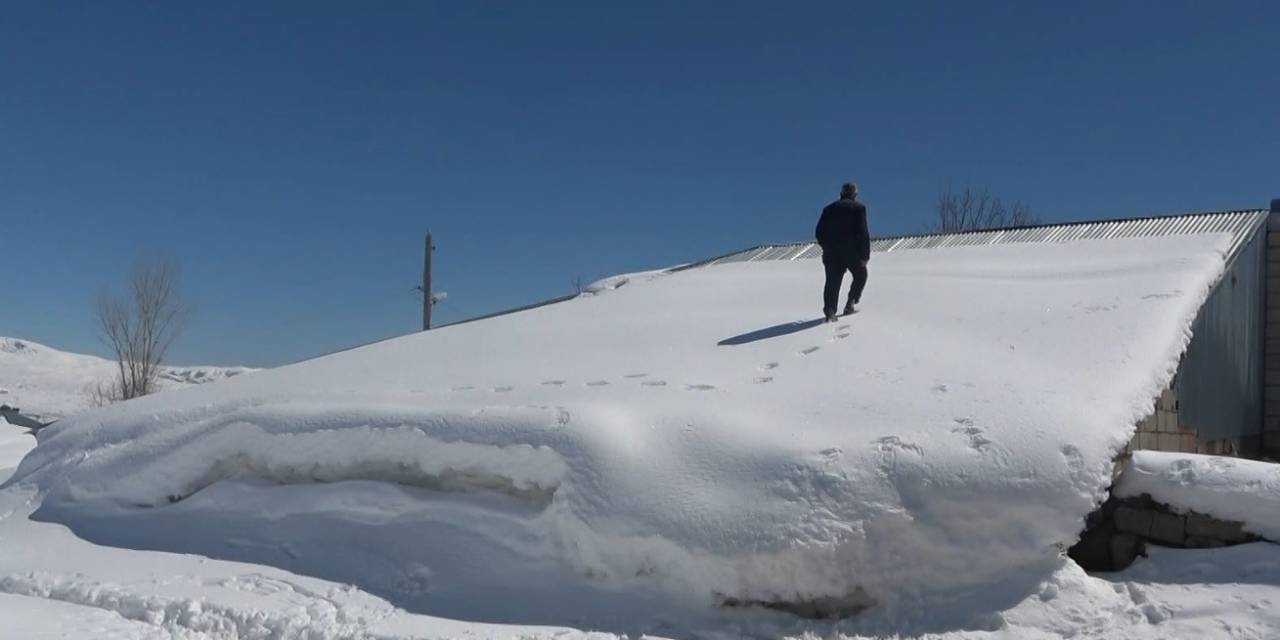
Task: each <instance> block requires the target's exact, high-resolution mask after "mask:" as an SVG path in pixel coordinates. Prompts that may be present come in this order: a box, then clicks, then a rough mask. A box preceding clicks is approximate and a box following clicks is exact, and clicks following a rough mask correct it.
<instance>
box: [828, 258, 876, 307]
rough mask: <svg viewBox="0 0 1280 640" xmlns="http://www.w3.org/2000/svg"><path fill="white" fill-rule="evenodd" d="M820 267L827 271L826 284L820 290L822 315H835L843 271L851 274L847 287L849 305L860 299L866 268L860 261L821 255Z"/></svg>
mask: <svg viewBox="0 0 1280 640" xmlns="http://www.w3.org/2000/svg"><path fill="white" fill-rule="evenodd" d="M822 266H823V267H824V268H825V269H826V270H827V284H826V286H825V287H823V288H822V310H823V312H824V313H826V314H827V315H835V313H836V308H837V306H838V304H839V302H840V284H841V281H843V280H844V272H845V271H848V272H849V273H852V274H853V282H852V283H851V284H850V285H849V304H855V303H857V302H858V301H859V300H861V299H862V290H863V288H865V287H866V286H867V267H866V265H864V264H862V261H861V260H855V259H850V258H845V257H843V256H833V255H823V256H822Z"/></svg>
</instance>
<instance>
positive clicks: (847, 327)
mask: <svg viewBox="0 0 1280 640" xmlns="http://www.w3.org/2000/svg"><path fill="white" fill-rule="evenodd" d="M851 326H853V325H848V324H842V325H840V326H838V327H836V331H848V330H849V327H851Z"/></svg>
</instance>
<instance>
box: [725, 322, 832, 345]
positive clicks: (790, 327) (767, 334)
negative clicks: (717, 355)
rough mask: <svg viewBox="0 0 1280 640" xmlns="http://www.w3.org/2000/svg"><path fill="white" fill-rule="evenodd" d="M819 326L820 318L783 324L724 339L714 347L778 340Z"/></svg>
mask: <svg viewBox="0 0 1280 640" xmlns="http://www.w3.org/2000/svg"><path fill="white" fill-rule="evenodd" d="M820 324H822V318H817V319H814V320H795V321H792V322H784V323H782V324H775V325H773V326H772V327H765V328H764V329H756V330H755V331H751V332H748V333H744V334H741V335H736V336H734V337H732V338H725V339H724V340H721V341H720V342H717V343H716V345H718V346H721V347H732V346H734V345H739V344H749V343H752V342H757V341H759V340H768V339H769V338H778V337H781V336H785V335H790V334H792V333H799V332H801V331H804V330H805V329H812V328H814V327H816V326H818V325H820Z"/></svg>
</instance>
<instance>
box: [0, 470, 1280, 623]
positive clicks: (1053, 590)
mask: <svg viewBox="0 0 1280 640" xmlns="http://www.w3.org/2000/svg"><path fill="white" fill-rule="evenodd" d="M36 505H38V500H37V499H36V496H34V495H33V494H32V491H31V489H30V488H29V487H22V486H10V487H8V488H6V489H0V622H2V623H3V624H2V625H0V638H6V639H7V638H10V637H13V638H22V639H23V640H27V639H31V638H59V639H61V640H103V639H106V638H111V639H119V640H152V639H161V638H163V639H169V638H182V639H187V640H204V639H208V640H214V639H226V640H238V639H246V640H247V639H250V638H255V639H256V638H307V639H311V640H318V639H326V638H377V639H385V640H398V639H409V638H459V637H469V638H526V639H530V640H541V639H544V638H545V639H550V638H556V639H557V640H579V639H583V640H586V639H590V640H605V639H607V638H614V637H615V636H612V635H608V634H602V633H587V632H582V631H575V630H572V629H566V628H555V627H531V626H507V625H487V624H478V623H474V622H460V621H456V620H447V619H442V618H436V617H429V616H423V615H415V614H411V613H408V612H405V611H403V610H399V609H396V608H394V607H392V606H390V605H389V604H387V603H386V602H384V601H382V600H381V599H379V598H376V597H372V596H370V595H369V594H367V593H365V592H363V591H361V590H360V589H357V588H354V587H351V586H344V585H340V584H334V583H331V582H325V581H323V580H317V579H314V578H309V577H305V576H299V575H295V574H290V573H288V572H285V571H281V570H279V569H276V568H272V567H267V566H261V565H253V564H245V563H237V562H226V561H219V560H208V559H206V558H202V557H199V556H192V555H182V554H172V553H163V552H157V551H137V550H131V549H117V548H112V547H103V546H98V545H94V544H90V543H88V542H85V541H83V540H80V539H78V538H76V537H75V536H74V535H72V534H71V533H70V532H69V531H67V530H66V529H65V528H64V527H61V526H58V525H53V524H46V523H41V522H36V521H33V520H30V519H28V517H29V515H30V513H31V509H32V508H33V507H35V506H36ZM241 544H243V542H241ZM424 577H425V575H424ZM535 588H537V589H542V590H547V591H552V592H557V593H560V592H562V587H561V585H559V584H558V583H556V582H554V581H547V582H545V583H543V584H539V585H536V586H535ZM986 597H987V598H989V599H990V600H992V602H997V601H999V599H1000V594H999V593H998V591H997V592H993V593H991V594H986ZM1278 601H1280V547H1277V546H1275V545H1269V544H1253V545H1243V546H1238V547H1231V548H1227V549H1204V550H1175V549H1160V548H1156V549H1152V550H1151V551H1150V558H1149V559H1141V560H1139V562H1138V563H1137V564H1135V565H1134V566H1133V567H1132V568H1130V569H1129V570H1128V571H1126V572H1123V573H1118V574H1110V575H1109V576H1107V577H1106V578H1105V579H1104V578H1095V577H1090V576H1088V575H1085V573H1084V572H1083V571H1081V570H1080V569H1079V567H1077V566H1075V565H1074V564H1073V563H1071V562H1070V561H1061V562H1059V563H1058V564H1057V565H1055V567H1054V569H1053V570H1052V571H1051V572H1049V573H1048V574H1047V575H1046V576H1045V577H1044V579H1043V580H1042V581H1040V582H1039V583H1037V584H1036V585H1034V586H1033V588H1031V589H1030V591H1029V593H1027V594H1026V595H1025V597H1023V599H1022V600H1021V601H1019V602H1016V603H1014V604H1013V605H1012V606H1010V607H1009V608H1006V609H1001V608H999V606H997V605H993V604H992V605H987V606H986V607H979V610H985V611H988V612H989V613H986V614H985V615H983V616H980V617H978V618H977V619H976V620H973V621H970V622H969V623H968V624H960V625H957V624H955V621H947V620H945V616H943V619H942V620H938V621H932V622H931V623H930V624H929V625H927V627H925V628H924V629H919V628H918V629H917V630H919V631H920V632H921V635H920V637H921V638H922V639H924V640H996V639H1000V638H1019V639H1021V638H1031V639H1035V638H1134V639H1152V640H1156V639H1160V640H1163V639H1164V638H1256V639H1263V638H1273V637H1280V610H1277V608H1276V607H1275V603H1276V602H1278ZM979 602H981V599H979ZM501 604H502V603H500V602H497V603H494V605H495V606H501ZM590 606H591V604H590V603H583V604H582V605H581V612H582V613H585V612H586V610H587V609H588V608H589V607H590ZM651 615H652V616H653V617H655V618H658V617H661V616H663V615H669V613H667V612H665V611H662V610H657V609H655V613H651ZM780 618H782V617H781V616H774V617H772V618H764V619H762V618H756V619H752V618H751V617H750V616H747V617H746V619H745V620H744V619H743V616H741V615H739V612H734V613H733V614H732V615H730V614H729V613H727V612H725V613H724V615H723V617H722V618H721V619H720V620H718V621H711V622H716V623H717V624H715V625H714V626H704V627H703V628H701V629H700V630H699V631H700V632H699V633H696V634H688V633H684V634H679V636H678V637H689V636H691V635H698V636H702V637H708V638H731V637H732V638H740V637H796V638H815V637H831V638H866V637H875V636H881V637H884V636H887V637H900V636H899V634H900V633H903V632H904V631H909V629H904V627H903V626H902V625H901V624H900V622H899V621H898V620H896V619H895V618H894V616H893V615H891V613H890V612H888V611H884V610H873V611H870V612H868V613H867V614H865V615H864V616H862V617H859V618H856V619H853V620H846V621H844V622H841V623H837V624H831V623H826V622H810V621H796V620H790V621H788V620H783V619H780ZM687 624H688V623H687V621H685V625H687ZM679 628H680V627H675V628H672V631H673V632H675V631H677V630H679ZM632 637H635V636H632Z"/></svg>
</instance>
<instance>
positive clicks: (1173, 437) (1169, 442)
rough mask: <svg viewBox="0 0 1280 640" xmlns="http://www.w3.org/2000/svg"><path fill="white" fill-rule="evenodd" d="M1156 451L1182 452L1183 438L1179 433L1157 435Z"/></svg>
mask: <svg viewBox="0 0 1280 640" xmlns="http://www.w3.org/2000/svg"><path fill="white" fill-rule="evenodd" d="M1156 449H1158V450H1160V451H1175V452H1176V451H1181V450H1182V437H1181V435H1180V434H1177V433H1167V432H1162V433H1160V434H1158V435H1157V439H1156Z"/></svg>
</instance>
